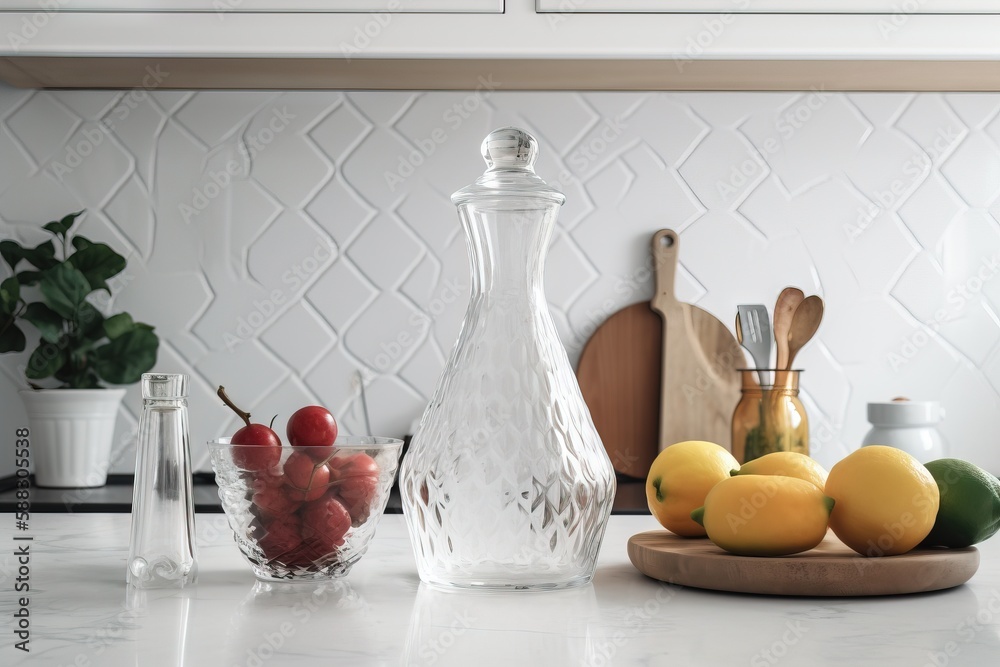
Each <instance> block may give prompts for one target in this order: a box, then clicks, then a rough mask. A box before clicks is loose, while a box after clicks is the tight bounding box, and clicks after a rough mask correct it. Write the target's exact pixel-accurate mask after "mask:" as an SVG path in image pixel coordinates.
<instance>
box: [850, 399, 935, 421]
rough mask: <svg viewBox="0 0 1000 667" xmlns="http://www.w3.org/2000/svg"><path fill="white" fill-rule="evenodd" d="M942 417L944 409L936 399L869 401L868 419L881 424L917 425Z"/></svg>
mask: <svg viewBox="0 0 1000 667" xmlns="http://www.w3.org/2000/svg"><path fill="white" fill-rule="evenodd" d="M942 419H944V409H943V408H942V407H941V403H940V402H938V401H911V400H910V399H908V398H894V399H893V400H892V401H889V402H887V403H869V404H868V421H869V422H871V423H872V424H878V425H882V426H917V425H920V424H937V423H938V422H940V421H941V420H942Z"/></svg>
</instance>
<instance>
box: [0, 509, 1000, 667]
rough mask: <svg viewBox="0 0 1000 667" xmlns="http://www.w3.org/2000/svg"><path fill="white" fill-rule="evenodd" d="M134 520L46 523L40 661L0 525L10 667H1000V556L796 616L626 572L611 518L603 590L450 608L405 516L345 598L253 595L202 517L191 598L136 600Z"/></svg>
mask: <svg viewBox="0 0 1000 667" xmlns="http://www.w3.org/2000/svg"><path fill="white" fill-rule="evenodd" d="M128 526H129V515H127V514H80V515H67V514H34V515H32V517H31V530H30V531H29V532H28V533H20V532H18V533H17V535H18V536H20V535H25V534H28V535H32V536H33V537H34V540H33V541H32V542H31V543H30V544H31V547H30V550H31V561H30V568H31V571H30V586H31V590H30V593H28V596H29V597H30V606H29V609H30V632H31V635H30V644H29V645H28V646H29V647H30V649H31V650H30V653H23V652H22V651H19V650H17V649H15V648H14V643H15V641H17V638H16V637H15V636H14V635H13V634H12V632H13V628H12V624H11V618H12V614H13V613H14V612H15V610H16V609H17V597H19V596H21V595H24V593H17V594H15V593H14V586H15V583H16V581H15V580H16V578H17V577H18V564H17V562H16V559H15V557H14V556H13V550H14V545H17V544H24V543H23V542H15V541H14V539H13V538H14V537H15V531H14V529H13V528H14V518H13V515H11V514H0V540H2V546H0V548H2V553H3V554H4V556H2V557H0V582H2V583H0V588H2V591H3V593H2V596H0V615H2V616H3V618H4V619H5V620H4V623H3V627H4V638H3V642H2V644H0V664H2V665H5V666H8V665H22V664H24V665H46V666H48V665H51V666H53V667H56V666H67V667H68V666H69V665H74V666H79V667H85V666H87V665H98V666H101V667H116V666H119V665H130V666H138V667H159V666H160V665H164V666H169V667H175V666H179V665H211V666H213V667H214V666H217V665H218V666H220V667H222V666H224V667H234V666H236V665H240V666H245V667H263V666H264V665H274V666H282V667H283V666H285V665H320V664H322V665H336V666H337V667H341V666H345V665H461V666H463V667H466V666H473V667H481V666H483V665H504V666H506V665H555V666H563V665H593V666H595V667H597V666H601V665H654V666H656V665H664V666H665V665H671V666H672V667H673V666H686V665H751V667H758V666H773V665H778V664H787V665H907V666H915V667H922V666H924V665H931V666H933V667H944V666H945V665H975V666H984V667H985V666H988V665H989V666H993V665H997V664H998V663H1000V559H998V556H1000V539H998V540H995V541H993V542H990V543H987V544H985V545H982V565H981V566H980V570H979V572H978V573H977V574H976V576H975V577H973V579H972V581H970V582H969V583H968V584H966V585H965V586H960V587H958V588H955V589H952V590H950V591H944V592H940V593H931V594H924V595H911V596H898V597H889V598H852V599H799V598H768V597H757V596H749V595H731V594H723V593H713V592H708V591H700V590H697V589H691V588H680V587H671V586H667V585H665V584H659V583H657V582H655V581H653V580H650V579H647V578H646V577H644V576H642V575H641V574H639V572H637V571H636V570H635V569H634V568H633V567H632V565H631V564H630V563H629V560H628V556H627V555H626V551H625V543H626V540H627V539H628V537H629V536H630V535H632V534H634V533H637V532H640V531H644V530H651V529H655V528H657V527H658V526H657V525H656V523H655V522H654V520H653V519H652V518H651V517H643V516H614V517H612V518H611V523H610V526H609V528H608V532H607V535H606V538H605V541H604V546H603V550H602V552H601V560H600V566H599V568H598V571H597V576H596V577H595V579H594V583H593V584H592V585H591V586H586V587H583V588H580V589H576V590H570V591H561V592H550V593H502V594H493V593H490V594H486V593H450V592H439V591H436V590H432V589H428V588H427V587H426V586H422V585H421V584H420V582H419V580H418V578H417V575H416V570H415V567H414V562H413V556H412V553H411V551H410V544H409V539H408V537H407V535H406V528H405V526H404V524H403V517H401V516H398V515H389V516H386V517H384V518H383V521H382V524H381V526H380V527H379V534H378V535H377V536H376V538H375V540H374V542H373V544H372V546H371V550H370V551H369V553H368V555H367V556H365V558H364V559H363V560H362V561H361V562H360V563H359V564H358V565H357V566H356V567H355V568H354V570H353V571H352V572H351V574H350V576H349V578H348V579H347V580H346V581H344V582H338V583H332V584H325V585H312V584H284V585H279V586H277V587H273V586H270V585H267V584H257V583H256V581H255V580H254V578H253V576H252V574H251V573H250V568H249V567H248V566H247V565H246V564H245V563H244V562H243V560H242V559H241V557H240V555H239V553H238V551H237V549H236V545H235V544H234V543H233V541H232V537H231V534H230V532H229V529H228V527H227V526H226V524H225V519H224V517H223V516H222V515H207V514H206V515H199V516H198V547H199V569H200V577H199V581H198V584H197V585H196V586H194V587H191V588H187V589H183V590H181V591H157V592H155V593H154V592H150V593H148V594H146V596H145V599H144V600H143V599H135V598H133V599H131V600H130V599H129V598H128V596H127V591H126V586H125V576H124V574H125V556H126V551H127V547H128Z"/></svg>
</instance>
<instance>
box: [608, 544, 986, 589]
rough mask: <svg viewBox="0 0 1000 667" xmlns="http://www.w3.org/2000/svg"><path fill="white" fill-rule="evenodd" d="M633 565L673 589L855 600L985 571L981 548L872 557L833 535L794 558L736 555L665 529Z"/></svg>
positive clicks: (954, 581) (636, 549) (638, 548)
mask: <svg viewBox="0 0 1000 667" xmlns="http://www.w3.org/2000/svg"><path fill="white" fill-rule="evenodd" d="M628 556H629V558H630V559H631V560H632V564H633V565H635V566H636V568H637V569H638V570H639V571H640V572H642V573H643V574H645V575H646V576H647V577H652V578H653V579H659V580H660V581H665V582H667V583H671V584H679V585H681V586H693V587H695V588H708V589H711V590H716V591H729V592H733V593H758V594H762V595H806V596H818V597H851V596H859V595H900V594H904V593H924V592H927V591H937V590H941V589H945V588H952V587H954V586H960V585H961V584H964V583H965V582H966V581H968V580H969V579H971V578H972V575H974V574H975V573H976V570H977V569H978V568H979V550H978V549H976V548H975V547H969V548H967V549H916V550H914V551H911V552H910V553H907V554H903V555H902V556H888V557H885V558H866V557H863V556H860V555H858V554H856V553H855V552H854V551H852V550H851V549H849V548H848V547H847V546H846V545H844V543H843V542H841V541H840V540H838V539H837V537H836V536H835V535H834V534H833V533H832V532H830V533H828V534H827V536H826V539H824V540H823V542H821V543H820V545H819V546H818V547H816V548H815V549H811V550H810V551H806V552H804V553H801V554H795V555H794V556H782V557H779V558H762V557H750V556H734V555H733V554H730V553H727V552H725V551H723V550H722V549H720V548H719V547H717V546H715V545H714V544H712V543H711V542H710V541H709V540H708V539H707V538H684V537H678V536H676V535H674V534H673V533H670V532H667V531H665V530H655V531H650V532H646V533H639V534H638V535H633V536H632V537H630V538H629V540H628Z"/></svg>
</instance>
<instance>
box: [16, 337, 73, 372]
mask: <svg viewBox="0 0 1000 667" xmlns="http://www.w3.org/2000/svg"><path fill="white" fill-rule="evenodd" d="M65 363H66V351H65V350H63V349H62V348H61V347H59V346H58V345H53V344H52V343H42V344H41V345H39V346H38V347H37V348H35V351H34V352H32V353H31V357H30V358H29V359H28V368H27V369H26V370H25V371H24V375H25V376H26V377H27V378H28V379H29V380H43V379H45V378H47V377H51V376H52V375H54V374H55V372H56V371H58V370H59V369H60V368H62V366H63V364H65Z"/></svg>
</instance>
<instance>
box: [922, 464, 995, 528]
mask: <svg viewBox="0 0 1000 667" xmlns="http://www.w3.org/2000/svg"><path fill="white" fill-rule="evenodd" d="M927 470H929V471H930V473H931V475H932V476H933V477H934V481H935V482H937V485H938V489H939V490H940V491H941V506H940V508H939V509H938V514H937V519H936V520H935V521H934V527H933V528H932V529H931V532H930V534H929V535H928V536H927V537H926V538H925V539H924V541H923V545H922V546H928V547H929V546H937V547H955V548H960V547H968V546H971V545H973V544H977V543H979V542H982V541H983V540H987V539H989V538H990V537H992V536H993V534H994V533H996V532H997V530H998V529H1000V480H998V479H997V478H996V477H994V476H993V475H991V474H989V473H988V472H986V471H985V470H983V469H982V468H980V467H979V466H977V465H975V464H972V463H969V462H968V461H961V460H959V459H938V460H937V461H931V462H930V463H928V464H927Z"/></svg>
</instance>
